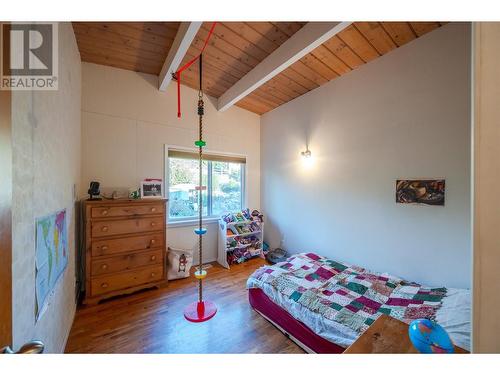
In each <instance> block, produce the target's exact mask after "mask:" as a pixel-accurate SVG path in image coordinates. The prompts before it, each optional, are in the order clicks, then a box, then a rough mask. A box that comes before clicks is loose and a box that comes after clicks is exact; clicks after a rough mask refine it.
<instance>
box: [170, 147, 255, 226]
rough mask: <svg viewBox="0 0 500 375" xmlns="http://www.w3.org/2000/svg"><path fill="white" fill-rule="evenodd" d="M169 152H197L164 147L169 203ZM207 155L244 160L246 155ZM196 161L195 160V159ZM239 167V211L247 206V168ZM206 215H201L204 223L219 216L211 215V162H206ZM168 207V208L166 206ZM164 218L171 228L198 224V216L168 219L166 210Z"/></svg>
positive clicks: (190, 149) (186, 148)
mask: <svg viewBox="0 0 500 375" xmlns="http://www.w3.org/2000/svg"><path fill="white" fill-rule="evenodd" d="M169 150H175V151H185V152H193V153H196V152H198V149H197V148H189V147H179V146H173V145H165V147H164V151H163V162H164V168H163V169H164V181H165V184H164V186H165V195H166V198H167V199H168V201H170V183H169V181H170V168H169V164H170V163H169V156H168V151H169ZM206 152H207V153H209V154H211V155H217V156H221V157H225V156H227V157H231V156H232V157H240V158H245V160H246V159H247V156H246V155H243V154H234V153H227V152H219V151H213V150H206ZM195 160H196V159H195ZM240 167H241V173H240V184H241V202H240V205H241V209H244V208H245V207H246V206H247V187H246V181H247V176H246V174H247V168H246V162H245V163H241V164H240ZM207 173H208V175H207V199H208V203H207V215H203V220H205V221H206V222H216V221H217V220H218V219H219V216H220V215H213V213H212V204H211V203H212V197H211V194H209V192H211V191H212V190H211V188H212V161H210V160H209V161H208V165H207ZM167 207H168V206H167ZM165 218H166V220H167V223H168V225H169V226H171V227H177V226H184V225H186V226H189V225H193V224H196V223H197V222H198V216H186V217H182V218H172V217H170V209H168V210H167V214H166V215H165Z"/></svg>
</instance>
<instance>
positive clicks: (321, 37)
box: [217, 22, 351, 111]
mask: <svg viewBox="0 0 500 375" xmlns="http://www.w3.org/2000/svg"><path fill="white" fill-rule="evenodd" d="M350 24H351V22H309V23H307V24H306V25H304V27H302V28H301V29H300V30H299V31H297V32H296V33H295V34H293V35H292V36H291V37H290V38H289V39H288V40H287V41H286V42H285V43H283V44H282V45H281V46H279V47H278V48H277V49H276V50H275V51H274V52H273V53H271V54H270V55H269V56H267V57H266V58H265V59H264V60H262V61H261V62H260V63H259V64H258V65H257V66H256V67H255V68H253V69H252V70H251V71H249V72H248V73H247V74H246V75H245V76H243V77H242V78H241V79H240V80H239V81H238V82H236V83H235V84H234V85H233V86H231V87H230V88H229V89H228V90H227V91H226V92H225V93H224V94H222V95H221V96H220V97H219V99H218V103H217V108H218V110H219V111H225V110H226V109H228V108H229V107H231V106H232V105H233V104H235V103H237V102H238V101H240V100H241V99H243V98H244V97H245V96H247V95H248V94H250V93H251V92H252V91H254V90H255V89H257V88H258V87H259V86H261V85H263V84H264V83H266V82H267V81H269V80H270V79H271V78H273V77H274V76H276V75H278V74H279V73H281V72H282V71H283V70H285V69H286V68H288V67H289V66H290V65H292V64H293V63H294V62H296V61H298V60H300V59H301V58H302V57H304V56H305V55H307V54H308V53H309V52H311V51H312V50H314V49H315V48H316V47H319V46H320V45H321V44H323V43H324V42H326V41H327V40H328V39H330V38H331V37H333V36H334V35H335V34H337V33H339V32H341V31H342V30H344V29H345V28H346V27H347V26H349V25H350Z"/></svg>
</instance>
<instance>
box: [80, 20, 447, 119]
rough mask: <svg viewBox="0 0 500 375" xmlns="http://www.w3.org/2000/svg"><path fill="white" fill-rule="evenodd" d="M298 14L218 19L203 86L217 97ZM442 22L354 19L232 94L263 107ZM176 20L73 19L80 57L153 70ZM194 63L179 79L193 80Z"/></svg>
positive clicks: (199, 41) (200, 38)
mask: <svg viewBox="0 0 500 375" xmlns="http://www.w3.org/2000/svg"><path fill="white" fill-rule="evenodd" d="M210 25H211V23H209V22H207V23H204V24H203V25H202V27H201V28H200V30H199V32H198V34H197V35H196V38H195V39H194V41H193V43H192V44H191V46H190V48H189V50H188V52H187V54H186V56H185V58H184V61H183V63H184V62H186V61H188V60H189V59H191V58H193V57H194V56H196V55H197V54H198V53H199V52H200V50H201V47H202V45H203V42H204V40H205V38H206V37H207V35H208V30H209V28H210ZM304 25H305V22H221V23H218V24H217V26H216V28H215V32H214V35H213V36H212V38H211V40H210V42H209V46H208V47H207V49H206V50H205V54H204V58H203V62H204V83H205V87H204V90H205V92H206V93H207V94H208V95H211V96H213V97H216V98H218V97H220V96H221V95H222V94H223V93H224V92H225V91H226V90H227V89H228V88H229V87H231V86H232V85H233V84H234V83H236V82H237V81H238V80H239V79H240V78H242V77H243V76H244V75H245V74H246V73H248V72H249V71H250V70H251V69H253V68H254V67H255V66H256V65H257V64H258V63H259V62H261V61H262V60H263V59H264V58H266V57H267V56H268V55H269V54H271V53H272V52H273V51H274V50H275V49H276V48H278V47H279V46H280V45H281V44H282V43H283V42H285V41H286V40H287V39H288V38H290V37H291V36H292V35H293V34H294V33H296V32H297V31H298V30H299V29H300V28H301V27H302V26H304ZM440 26H442V23H440V22H355V23H353V24H352V25H350V26H349V27H347V28H346V29H344V30H343V31H341V32H340V33H339V34H337V35H336V36H334V37H333V38H331V39H329V40H328V41H327V42H325V43H323V44H322V45H321V46H319V47H318V48H316V49H315V50H313V51H312V52H311V53H309V54H308V55H306V56H304V57H303V58H302V59H300V60H299V61H297V62H296V63H294V64H293V65H291V66H290V67H289V68H287V69H285V70H284V71H283V72H281V73H280V74H278V75H277V76H276V77H274V78H273V79H271V80H269V81H268V82H266V83H265V84H264V85H262V86H261V87H259V88H258V89H257V90H255V91H253V92H252V93H251V94H249V95H248V96H246V97H245V98H244V99H242V100H240V101H239V102H238V103H237V104H236V105H237V106H239V107H242V108H245V109H247V110H249V111H252V112H254V113H258V114H263V113H266V112H268V111H270V110H272V109H274V108H276V107H278V106H280V105H282V104H284V103H286V102H288V101H290V100H292V99H294V98H296V97H298V96H300V95H302V94H305V93H306V92H308V91H310V90H313V89H315V88H317V87H319V86H321V85H323V84H325V83H326V82H328V81H331V80H332V79H335V78H337V77H339V76H341V75H343V74H346V73H349V72H350V71H351V70H353V69H356V68H358V67H359V66H361V65H363V64H366V63H368V62H370V61H372V60H374V59H376V58H377V57H380V56H382V55H385V54H386V53H388V52H390V51H392V50H393V49H396V48H398V47H401V46H402V45H404V44H406V43H408V42H410V41H412V40H414V39H416V38H418V37H420V36H422V35H424V34H426V33H428V32H430V31H432V30H434V29H437V28H438V27H440ZM178 27H179V23H178V22H73V28H74V30H75V34H76V39H77V42H78V47H79V49H80V54H81V58H82V61H86V62H92V63H96V64H102V65H109V66H113V67H117V68H122V69H128V70H133V71H138V72H143V73H150V74H156V75H158V74H159V73H160V70H161V67H162V64H163V62H164V61H165V58H166V56H167V54H168V51H169V49H170V47H171V45H172V42H173V40H174V38H175V35H176V32H177V29H178ZM197 80H198V67H197V65H196V64H194V65H193V66H192V67H191V68H190V69H188V70H186V71H185V72H184V73H183V75H182V82H183V83H184V84H185V85H187V86H189V87H193V88H197V86H198V81H197Z"/></svg>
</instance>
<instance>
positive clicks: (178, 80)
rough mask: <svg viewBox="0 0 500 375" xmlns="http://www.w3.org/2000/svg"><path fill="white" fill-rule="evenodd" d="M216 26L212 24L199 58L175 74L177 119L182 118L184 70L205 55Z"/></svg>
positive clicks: (189, 62) (195, 58) (192, 60)
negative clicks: (182, 80) (182, 75)
mask: <svg viewBox="0 0 500 375" xmlns="http://www.w3.org/2000/svg"><path fill="white" fill-rule="evenodd" d="M216 24H217V22H214V23H212V27H211V28H210V31H209V32H208V36H207V39H205V43H204V44H203V47H202V49H201V52H200V54H199V55H198V56H196V57H194V58H193V59H191V60H190V61H188V62H187V63H186V64H185V65H184V66H182V67H180V68H179V69H178V70H177V72H175V73H174V74H173V77H174V78H175V79H176V80H177V117H178V118H180V117H181V73H182V72H183V71H184V70H186V69H188V68H189V67H190V66H191V65H193V63H194V62H195V61H196V60H198V59H199V58H201V55H202V54H203V51H205V48H206V47H207V45H208V41H209V40H210V37H211V36H212V34H213V32H214V29H215V25H216ZM200 71H201V69H200ZM200 74H201V73H200Z"/></svg>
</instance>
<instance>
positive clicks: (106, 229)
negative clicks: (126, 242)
mask: <svg viewBox="0 0 500 375" xmlns="http://www.w3.org/2000/svg"><path fill="white" fill-rule="evenodd" d="M108 229H109V228H108V227H107V226H104V227H102V228H101V230H102V231H103V232H107V231H108Z"/></svg>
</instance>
